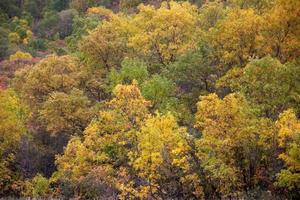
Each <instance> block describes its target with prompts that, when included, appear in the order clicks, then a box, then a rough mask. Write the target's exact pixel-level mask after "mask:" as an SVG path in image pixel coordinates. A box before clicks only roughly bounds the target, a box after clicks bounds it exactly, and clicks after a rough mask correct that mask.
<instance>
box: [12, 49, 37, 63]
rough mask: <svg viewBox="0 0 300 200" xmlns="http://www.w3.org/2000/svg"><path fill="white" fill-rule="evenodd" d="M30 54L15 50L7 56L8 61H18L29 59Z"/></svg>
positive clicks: (30, 57)
mask: <svg viewBox="0 0 300 200" xmlns="http://www.w3.org/2000/svg"><path fill="white" fill-rule="evenodd" d="M30 59H32V56H31V55H30V53H27V52H22V51H17V52H16V53H15V54H13V55H10V56H9V60H10V61H18V60H30Z"/></svg>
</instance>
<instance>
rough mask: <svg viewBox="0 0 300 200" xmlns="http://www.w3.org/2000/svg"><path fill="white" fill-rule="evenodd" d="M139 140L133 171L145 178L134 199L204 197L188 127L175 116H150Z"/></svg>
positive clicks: (135, 190) (133, 158) (139, 135)
mask: <svg viewBox="0 0 300 200" xmlns="http://www.w3.org/2000/svg"><path fill="white" fill-rule="evenodd" d="M136 137H137V149H136V150H135V149H134V150H135V151H131V152H130V157H131V163H132V165H133V168H134V169H135V170H136V173H137V175H138V176H139V177H140V178H142V181H141V183H142V184H140V185H138V186H137V187H136V188H134V190H133V191H134V192H133V196H134V197H137V198H139V199H146V198H154V199H168V198H182V199H190V198H197V199H200V198H202V197H203V191H202V187H201V184H200V178H199V176H198V174H197V173H195V171H193V170H194V168H193V167H195V166H193V163H192V161H191V160H192V159H191V155H190V151H191V147H190V146H189V144H188V140H189V139H191V138H189V137H190V136H189V135H188V133H187V132H186V129H185V128H183V127H180V126H178V124H177V122H176V120H175V118H174V117H173V116H172V115H171V114H167V115H165V116H162V115H159V114H157V115H156V116H153V117H150V118H149V119H147V120H146V121H145V123H144V124H143V126H142V128H141V131H139V132H138V133H137V136H136ZM194 164H195V163H194ZM139 182H140V181H139ZM123 195H124V194H123ZM128 195H129V196H130V194H128ZM127 198H128V196H127Z"/></svg>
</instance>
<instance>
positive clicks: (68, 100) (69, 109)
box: [39, 89, 93, 135]
mask: <svg viewBox="0 0 300 200" xmlns="http://www.w3.org/2000/svg"><path fill="white" fill-rule="evenodd" d="M91 107H92V106H91V102H90V101H89V99H88V98H87V97H86V96H85V95H84V93H83V92H82V91H81V90H78V89H73V90H72V91H71V92H70V93H69V94H68V93H64V92H52V93H51V94H50V95H49V97H48V99H47V100H46V101H45V102H44V103H43V104H42V107H41V108H40V109H39V118H40V120H41V121H42V122H43V124H45V126H46V130H47V131H49V132H50V133H51V134H52V135H57V134H66V135H81V134H82V132H83V131H84V129H85V128H86V126H87V125H88V123H89V122H90V120H91V119H92V117H93V111H92V108H91Z"/></svg>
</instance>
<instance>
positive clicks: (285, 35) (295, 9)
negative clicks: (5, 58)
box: [262, 0, 300, 62]
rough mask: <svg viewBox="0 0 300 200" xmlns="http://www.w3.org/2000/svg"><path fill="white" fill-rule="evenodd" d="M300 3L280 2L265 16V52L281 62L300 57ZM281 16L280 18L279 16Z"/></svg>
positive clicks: (295, 0) (294, 1)
mask: <svg viewBox="0 0 300 200" xmlns="http://www.w3.org/2000/svg"><path fill="white" fill-rule="evenodd" d="M299 12H300V3H299V1H297V0H288V1H283V0H278V1H275V5H274V6H273V8H272V9H270V10H269V11H268V12H267V13H266V15H264V22H263V24H264V25H263V28H262V35H263V37H264V39H263V45H264V46H263V51H265V53H266V54H271V55H272V56H275V57H277V58H278V59H279V60H280V61H281V62H287V61H291V60H293V59H295V58H297V56H298V55H299V53H300V52H299V49H300V48H299V47H300V41H299V38H298V35H299V34H300V23H299V20H298V15H299ZM279 15H280V16H279Z"/></svg>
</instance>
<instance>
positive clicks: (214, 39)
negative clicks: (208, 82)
mask: <svg viewBox="0 0 300 200" xmlns="http://www.w3.org/2000/svg"><path fill="white" fill-rule="evenodd" d="M261 22H262V19H261V16H259V15H257V14H256V13H255V11H254V10H252V9H245V10H244V9H231V10H230V11H229V12H228V13H227V15H226V17H225V18H224V19H223V20H220V21H219V22H218V23H217V25H216V26H215V27H214V28H213V29H211V30H210V31H209V32H208V33H207V34H208V41H207V42H208V43H210V45H211V46H212V48H213V49H214V52H213V54H214V56H215V57H217V58H218V59H219V62H220V64H219V67H220V68H222V69H225V70H226V69H228V68H230V67H232V66H244V65H245V64H247V62H248V61H249V59H250V58H252V57H255V56H258V55H259V54H258V52H257V51H258V48H259V40H260V37H259V33H260V30H261Z"/></svg>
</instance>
